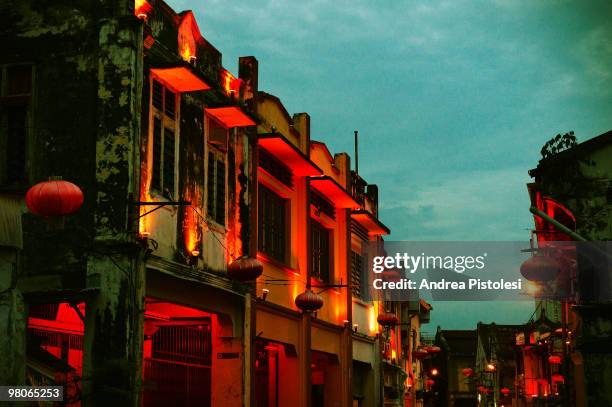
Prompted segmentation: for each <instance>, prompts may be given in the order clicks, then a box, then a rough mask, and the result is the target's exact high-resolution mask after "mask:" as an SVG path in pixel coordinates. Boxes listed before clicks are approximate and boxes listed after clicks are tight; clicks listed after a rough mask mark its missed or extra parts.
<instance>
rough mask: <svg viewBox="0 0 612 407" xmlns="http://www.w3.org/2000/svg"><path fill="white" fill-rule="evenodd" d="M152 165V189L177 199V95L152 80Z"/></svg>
mask: <svg viewBox="0 0 612 407" xmlns="http://www.w3.org/2000/svg"><path fill="white" fill-rule="evenodd" d="M151 111H152V113H153V114H152V120H153V123H152V126H151V137H153V165H152V168H151V171H152V174H151V187H152V188H153V189H155V190H157V191H158V192H160V193H162V194H163V195H165V196H166V197H168V198H171V199H175V197H176V158H177V154H176V144H177V137H176V123H177V117H176V116H177V98H176V94H175V93H174V92H172V91H171V90H170V89H168V88H167V87H165V86H164V85H163V84H162V83H161V82H159V81H157V80H155V79H153V81H152V86H151Z"/></svg>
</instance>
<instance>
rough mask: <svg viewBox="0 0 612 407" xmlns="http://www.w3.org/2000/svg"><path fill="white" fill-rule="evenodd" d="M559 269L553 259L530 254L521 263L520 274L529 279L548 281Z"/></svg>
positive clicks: (555, 275)
mask: <svg viewBox="0 0 612 407" xmlns="http://www.w3.org/2000/svg"><path fill="white" fill-rule="evenodd" d="M560 271H561V269H560V268H559V264H558V263H557V262H556V261H555V260H553V259H551V258H550V257H548V256H543V255H535V256H532V257H531V258H529V259H527V260H525V261H524V262H523V264H521V274H522V275H523V277H525V278H526V279H527V280H529V281H550V280H552V279H554V278H555V277H557V275H558V274H559V272H560Z"/></svg>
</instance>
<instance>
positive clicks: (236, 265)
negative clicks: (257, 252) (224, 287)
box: [227, 256, 263, 281]
mask: <svg viewBox="0 0 612 407" xmlns="http://www.w3.org/2000/svg"><path fill="white" fill-rule="evenodd" d="M262 273H263V264H261V262H260V261H259V260H257V259H254V258H252V257H248V256H242V257H239V258H237V259H236V260H234V261H233V262H231V263H230V265H229V266H228V267H227V275H228V277H229V278H231V279H232V280H236V281H250V280H255V279H256V278H257V277H259V276H261V274H262Z"/></svg>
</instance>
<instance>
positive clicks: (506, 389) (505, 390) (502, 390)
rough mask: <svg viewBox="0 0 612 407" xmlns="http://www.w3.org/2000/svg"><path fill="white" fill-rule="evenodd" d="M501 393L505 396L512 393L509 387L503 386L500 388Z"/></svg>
mask: <svg viewBox="0 0 612 407" xmlns="http://www.w3.org/2000/svg"><path fill="white" fill-rule="evenodd" d="M500 392H501V394H503V395H504V396H508V395H509V394H510V389H509V388H507V387H502V389H501V390H500Z"/></svg>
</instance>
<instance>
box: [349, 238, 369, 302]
mask: <svg viewBox="0 0 612 407" xmlns="http://www.w3.org/2000/svg"><path fill="white" fill-rule="evenodd" d="M362 267H363V257H362V256H361V255H360V254H359V253H357V252H355V251H352V250H351V287H352V293H353V297H357V298H363V296H364V294H365V293H366V292H365V288H366V287H365V286H364V284H363V281H362V279H361V269H362Z"/></svg>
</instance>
